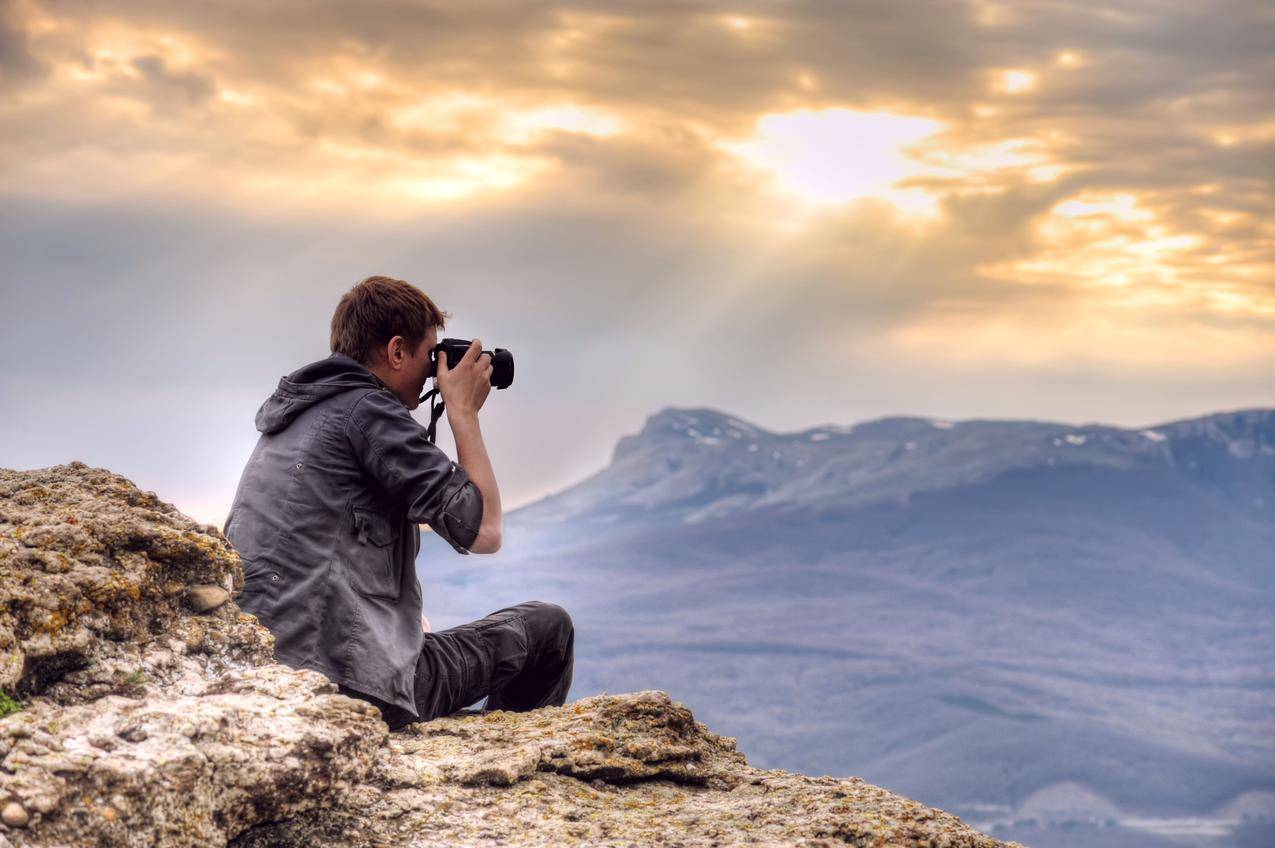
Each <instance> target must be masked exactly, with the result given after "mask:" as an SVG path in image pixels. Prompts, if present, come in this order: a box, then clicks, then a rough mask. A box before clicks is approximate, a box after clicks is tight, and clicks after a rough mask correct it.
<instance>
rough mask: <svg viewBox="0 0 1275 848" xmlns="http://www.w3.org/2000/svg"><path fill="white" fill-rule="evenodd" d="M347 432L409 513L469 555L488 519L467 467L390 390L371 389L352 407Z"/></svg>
mask: <svg viewBox="0 0 1275 848" xmlns="http://www.w3.org/2000/svg"><path fill="white" fill-rule="evenodd" d="M346 437H347V438H348V439H349V440H350V445H351V447H352V448H353V449H354V455H355V456H356V457H358V460H359V462H360V463H361V464H362V466H363V468H364V470H365V471H366V472H367V473H368V475H369V476H371V477H372V479H374V480H376V481H377V482H378V483H379V484H380V485H381V487H382V488H384V489H385V491H387V492H389V494H390V495H391V496H393V497H395V498H398V499H400V500H402V501H405V502H406V503H407V517H408V519H409V520H411V521H413V522H416V523H417V524H428V525H429V526H430V529H431V530H433V531H434V532H435V533H437V534H438V535H440V536H442V537H443V538H444V539H446V540H447V543H448V544H449V545H451V546H452V547H453V548H454V549H455V550H456V552H457V553H460V554H468V553H469V548H470V547H471V546H472V545H473V544H474V541H475V540H476V539H477V538H478V528H479V525H481V524H482V521H483V496H482V492H480V491H478V487H477V486H475V485H474V484H473V482H472V481H471V480H470V479H469V475H468V474H466V473H465V469H463V468H461V467H460V466H459V465H457V464H456V463H455V462H453V461H452V460H451V459H450V458H449V457H448V456H447V454H445V453H444V452H443V450H442V449H441V448H439V447H438V446H436V445H434V444H432V443H431V442H430V441H429V439H427V438H426V437H425V428H424V427H422V426H421V425H420V424H418V423H417V422H416V419H414V418H412V415H411V413H409V412H408V411H407V407H405V406H403V404H402V403H401V402H400V401H399V400H398V398H396V397H394V396H393V395H392V394H390V392H388V391H384V390H380V391H374V392H368V394H367V395H366V396H365V397H364V398H362V399H361V400H359V401H358V402H357V403H356V404H355V405H354V408H353V409H352V410H351V412H350V417H349V420H348V421H347V423H346Z"/></svg>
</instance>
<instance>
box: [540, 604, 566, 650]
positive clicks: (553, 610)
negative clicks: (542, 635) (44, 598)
mask: <svg viewBox="0 0 1275 848" xmlns="http://www.w3.org/2000/svg"><path fill="white" fill-rule="evenodd" d="M530 604H532V605H533V609H534V616H535V620H536V622H537V627H538V628H539V629H541V631H542V632H547V633H548V634H549V635H550V637H551V638H552V641H553V644H554V646H556V647H562V646H564V645H566V643H567V641H568V639H569V638H570V636H571V634H572V633H574V632H575V623H574V622H573V621H572V620H571V614H570V613H568V612H567V611H566V610H565V609H563V608H562V607H561V606H559V605H558V604H551V603H549V602H548V601H531V602H530Z"/></svg>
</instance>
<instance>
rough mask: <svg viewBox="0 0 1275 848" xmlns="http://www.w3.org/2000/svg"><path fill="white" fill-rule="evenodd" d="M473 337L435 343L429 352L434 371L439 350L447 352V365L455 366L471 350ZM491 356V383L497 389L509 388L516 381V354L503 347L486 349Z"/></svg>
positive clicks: (435, 370)
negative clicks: (470, 344)
mask: <svg viewBox="0 0 1275 848" xmlns="http://www.w3.org/2000/svg"><path fill="white" fill-rule="evenodd" d="M470 341H472V340H471V339H443V340H442V341H441V342H439V343H438V344H436V345H434V349H433V350H431V351H430V352H429V360H430V362H431V363H433V365H434V373H435V374H437V373H438V352H439V351H445V352H446V353H447V367H448V368H455V367H456V363H458V362H460V359H461V357H462V356H464V355H465V352H466V351H468V350H469V343H470ZM483 353H485V354H487V355H488V356H490V357H491V385H492V386H493V387H494V388H497V389H507V388H509V386H510V384H511V383H513V381H514V355H513V354H512V353H510V352H509V351H507V350H505V349H504V348H503V347H498V348H496V349H495V350H484V351H483Z"/></svg>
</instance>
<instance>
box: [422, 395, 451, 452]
mask: <svg viewBox="0 0 1275 848" xmlns="http://www.w3.org/2000/svg"><path fill="white" fill-rule="evenodd" d="M427 400H428V401H429V426H428V427H426V428H425V438H427V439H429V442H430V444H433V443H434V435H435V434H436V433H437V432H438V419H439V418H441V417H442V415H443V410H444V409H445V408H446V407H445V405H444V403H443V396H442V395H441V394H439V392H438V389H437V388H434V389H430V390H429V391H428V392H426V393H425V394H423V395H421V399H420V401H419V402H420V403H424V402H425V401H427ZM435 401H438V403H437V405H436V404H435V403H434V402H435Z"/></svg>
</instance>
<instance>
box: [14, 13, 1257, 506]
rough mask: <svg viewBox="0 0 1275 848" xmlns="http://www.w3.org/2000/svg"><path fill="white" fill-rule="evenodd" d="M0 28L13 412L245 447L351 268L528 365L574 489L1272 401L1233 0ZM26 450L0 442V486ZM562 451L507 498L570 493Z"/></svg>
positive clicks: (1245, 83)
mask: <svg viewBox="0 0 1275 848" xmlns="http://www.w3.org/2000/svg"><path fill="white" fill-rule="evenodd" d="M0 21H2V23H0V57H2V58H0V75H2V78H3V79H4V80H5V81H6V82H7V83H8V82H10V81H17V82H19V83H20V84H19V85H6V86H4V87H3V89H0V120H3V121H4V124H5V126H6V129H7V130H8V131H7V132H6V133H5V134H4V136H3V137H0V175H2V176H3V186H4V188H3V189H0V199H2V200H3V201H4V202H5V205H6V210H7V211H9V213H10V214H9V215H7V216H6V220H5V224H4V225H3V227H2V228H0V246H2V247H3V249H4V253H5V256H6V259H7V263H6V264H7V267H6V269H5V271H4V272H3V275H4V276H3V278H2V279H3V282H2V283H0V285H3V288H4V291H3V294H4V296H5V300H6V306H7V307H8V308H7V309H6V310H5V311H4V312H3V313H0V331H3V332H0V351H3V353H4V355H5V356H6V357H7V361H17V362H21V363H22V369H21V372H22V374H23V375H25V376H24V379H26V380H27V381H28V382H24V383H23V391H29V392H48V393H51V394H49V395H48V397H47V398H46V400H45V401H42V402H41V403H42V404H44V405H43V406H41V407H40V408H41V409H43V410H53V409H56V408H57V406H58V392H63V391H75V392H80V391H84V392H86V393H87V394H86V395H85V396H91V397H93V398H94V399H95V403H98V404H100V405H103V406H104V407H107V406H109V405H110V404H111V403H112V401H111V398H112V397H113V395H112V392H113V391H117V390H118V391H125V390H126V389H127V388H128V387H129V386H135V385H136V384H137V383H138V382H139V381H145V382H147V383H148V384H155V385H157V386H165V387H167V388H166V389H165V390H166V391H168V392H170V396H182V397H190V396H194V395H196V394H197V393H198V392H200V391H206V392H208V393H209V395H210V396H216V397H221V396H226V397H231V398H233V400H231V401H227V403H233V404H237V405H239V406H242V408H239V406H237V407H236V409H235V411H234V414H235V415H248V417H250V412H251V411H252V409H249V407H252V408H253V409H255V403H256V402H259V401H257V400H255V398H256V397H257V395H259V394H261V393H262V391H263V390H268V389H269V387H270V385H272V383H273V380H275V379H277V377H278V376H279V374H280V373H282V371H283V370H287V369H288V368H290V367H295V366H296V365H299V364H301V362H302V361H305V360H306V359H308V358H313V357H314V356H315V355H316V354H318V355H321V354H322V353H323V352H324V350H323V338H322V335H323V334H322V333H321V332H319V333H318V334H317V335H316V330H315V328H320V329H321V328H322V326H323V325H324V324H325V322H326V321H327V319H328V317H329V311H330V309H331V305H332V303H334V302H335V298H336V296H338V295H339V293H340V292H341V291H342V290H343V288H344V287H347V286H348V285H350V284H352V283H353V282H354V281H355V280H357V279H359V278H361V277H362V276H366V275H367V274H370V273H389V274H394V275H396V276H402V277H405V278H407V279H412V280H414V281H419V282H420V284H421V285H422V287H423V288H425V289H426V290H427V291H430V292H431V294H432V295H435V296H436V297H437V299H438V300H439V302H440V303H442V304H443V305H444V306H445V308H447V309H449V310H451V311H454V312H455V313H456V314H457V319H456V322H457V327H456V331H457V332H458V333H473V334H479V333H482V334H484V339H485V340H487V338H486V337H487V336H490V338H491V339H492V340H493V343H496V344H502V345H507V346H509V347H511V348H513V349H515V352H516V353H520V354H521V355H523V356H524V357H525V358H524V359H520V363H522V362H525V363H526V364H527V366H528V367H527V369H526V370H525V372H524V371H521V370H520V372H519V373H520V382H519V387H520V390H523V388H524V387H525V391H526V394H524V395H522V396H520V399H519V401H518V406H519V408H520V410H522V411H524V412H525V413H526V414H528V415H529V416H530V420H531V421H532V423H531V424H528V426H529V427H531V428H532V429H533V430H535V431H537V432H545V433H548V432H550V431H551V430H552V429H553V428H554V426H555V424H554V422H555V421H558V420H560V416H561V415H562V414H563V411H564V410H566V411H568V412H569V414H571V415H574V416H577V417H578V418H579V420H580V421H582V422H587V425H582V427H583V428H584V429H587V430H588V431H589V432H588V434H586V435H582V436H577V437H576V438H574V440H572V439H564V441H562V442H561V444H560V447H561V450H562V451H563V452H564V454H567V453H569V454H571V455H572V456H574V457H576V459H574V460H572V462H575V463H577V464H576V465H574V466H572V469H571V471H572V472H574V471H575V470H578V469H579V468H580V467H582V466H581V465H580V463H583V462H584V460H583V459H580V457H583V456H586V455H587V456H589V457H592V458H593V459H594V460H596V461H597V462H601V461H603V460H604V459H605V457H606V456H607V455H608V452H609V448H610V445H611V443H612V441H613V440H614V436H615V435H616V433H617V432H618V431H619V428H632V427H634V426H636V425H637V424H640V421H641V418H642V416H643V415H644V414H646V413H647V412H649V411H651V410H652V409H653V408H656V407H658V406H660V405H664V404H668V403H685V404H693V405H700V404H704V403H717V404H719V405H721V406H723V407H726V408H729V409H732V410H733V411H735V412H737V413H739V414H742V415H746V416H751V417H753V418H755V419H757V420H758V421H759V422H761V423H763V424H766V425H768V426H777V427H786V426H800V425H802V424H803V423H808V420H813V421H815V422H821V421H827V420H834V419H841V420H846V419H848V418H851V417H854V416H861V415H870V414H876V413H879V412H885V411H917V412H929V413H934V414H961V413H971V414H980V413H981V414H993V413H994V412H996V411H1001V412H1003V413H1005V414H1018V413H1024V414H1036V413H1038V414H1062V413H1064V412H1067V411H1070V410H1075V411H1076V412H1075V415H1076V416H1077V417H1085V416H1089V417H1102V416H1103V415H1104V414H1105V415H1106V416H1107V417H1108V418H1120V419H1121V420H1126V421H1131V422H1133V423H1140V422H1141V423H1147V422H1149V421H1152V420H1154V419H1157V418H1164V417H1172V415H1173V414H1174V411H1175V410H1177V411H1181V412H1187V411H1190V412H1196V411H1200V412H1202V411H1206V408H1207V407H1200V406H1196V405H1193V404H1196V403H1197V401H1195V400H1192V399H1199V400H1198V404H1204V403H1206V399H1207V403H1210V404H1213V403H1216V404H1225V403H1234V404H1236V405H1240V404H1246V403H1254V402H1256V401H1260V402H1275V397H1272V395H1271V393H1270V392H1271V388H1270V387H1271V386H1272V385H1275V380H1272V374H1271V373H1270V370H1269V365H1268V363H1269V362H1271V361H1272V349H1271V345H1270V342H1269V341H1268V340H1269V339H1271V338H1275V333H1272V330H1275V326H1272V325H1273V323H1275V313H1273V310H1275V214H1272V213H1273V212H1275V209H1272V206H1273V205H1275V202H1273V201H1272V198H1273V197H1275V191H1273V189H1275V186H1272V180H1273V178H1275V175H1273V174H1272V171H1271V169H1270V166H1269V162H1271V161H1275V121H1272V119H1271V118H1270V117H1269V114H1268V113H1269V108H1268V104H1269V102H1270V94H1271V92H1272V91H1275V65H1272V64H1271V62H1270V60H1269V58H1268V54H1269V49H1268V45H1269V44H1270V43H1271V42H1272V40H1273V38H1272V36H1275V32H1272V30H1273V29H1275V19H1272V16H1271V15H1270V14H1269V13H1268V12H1266V11H1264V9H1263V7H1262V6H1261V4H1256V3H1246V2H1237V3H1234V4H1229V5H1228V6H1227V8H1226V11H1225V13H1222V12H1219V11H1218V10H1216V9H1213V8H1205V7H1201V6H1196V5H1192V4H1188V3H1181V4H1177V5H1169V6H1166V5H1164V4H1161V3H1149V2H1147V3H1142V2H1139V3H1129V4H1123V5H1122V6H1121V7H1120V8H1119V9H1106V8H1102V7H1097V6H1093V5H1091V4H1079V3H1069V2H1064V3H1058V2H1048V3H1026V2H1025V3H1013V4H1002V3H991V2H977V3H970V4H946V3H945V4H926V6H925V13H924V14H917V8H916V6H915V5H909V4H895V3H882V4H871V5H865V4H833V3H823V2H804V3H802V2H796V3H786V4H782V5H776V4H773V3H763V2H740V3H736V4H732V5H731V7H730V8H729V10H727V9H725V8H722V7H706V6H704V5H703V4H699V3H690V2H686V3H681V2H669V3H660V4H652V3H649V2H645V0H642V2H638V0H632V2H614V3H608V4H606V5H605V6H594V7H587V6H581V5H578V4H563V3H552V2H525V3H514V4H511V3H507V2H501V3H488V2H473V3H464V4H434V5H424V6H423V5H421V4H419V3H415V2H411V3H408V2H374V3H361V4H358V6H357V7H354V6H351V5H349V4H346V3H340V2H321V3H310V2H306V3H301V2H277V3H217V4H183V3H178V4H174V3H162V2H158V0H127V1H126V2H117V3H112V4H110V6H109V8H107V7H103V6H100V5H97V4H90V3H79V2H58V3H52V2H22V3H19V4H15V5H12V6H10V7H7V11H6V14H5V15H4V16H3V17H0ZM52 328H56V332H57V334H59V338H61V337H65V338H66V339H67V340H68V341H67V343H66V344H60V345H57V346H51V345H50V344H49V342H48V336H49V333H50V332H51V329H52ZM502 340H509V341H502ZM33 351H42V352H41V353H38V354H33V353H32V352H33ZM157 363H158V364H157ZM6 379H13V378H6ZM524 380H525V381H524ZM33 386H34V387H33ZM1138 386H1141V387H1143V388H1142V389H1138V388H1137V387H1138ZM1147 386H1154V387H1158V388H1157V389H1156V391H1158V392H1159V393H1160V394H1155V393H1154V392H1152V390H1151V389H1147V388H1145V387H1147ZM156 390H157V391H159V389H156ZM120 396H121V397H122V396H123V395H120ZM1175 398H1176V400H1175ZM1174 404H1176V406H1174ZM512 405H513V402H512V401H508V400H507V402H506V407H507V408H508V407H510V406H512ZM1188 408H1189V409H1188ZM1082 409H1083V410H1084V411H1081V410H1082ZM174 414H175V413H174ZM226 415H227V416H228V418H229V417H233V416H231V414H230V413H229V412H226ZM205 417H207V416H205ZM112 420H115V421H116V423H115V424H113V425H112V426H113V427H116V428H117V429H116V430H113V431H112V432H116V433H119V434H123V433H126V432H127V421H128V417H127V415H120V416H118V417H117V419H112ZM218 420H220V419H218ZM15 426H17V425H15ZM184 426H188V427H192V428H193V427H194V426H195V425H194V424H193V423H191V422H187V423H186V424H185V425H184ZM200 426H202V425H200ZM505 426H507V427H508V428H509V429H508V432H507V434H506V435H507V438H508V439H509V441H508V443H507V445H506V449H507V450H509V451H510V453H509V455H510V456H514V455H516V450H515V447H514V446H515V443H516V441H517V436H518V434H517V433H516V432H515V427H514V424H513V423H512V419H510V422H508V423H507V424H506V425H505ZM38 429H39V428H38V427H33V426H30V422H27V423H24V424H21V430H20V431H19V432H16V433H14V434H12V435H13V437H14V439H15V440H16V439H18V438H19V437H20V438H21V439H22V440H25V441H22V442H21V444H23V445H26V447H23V448H21V450H23V451H27V452H26V453H23V455H24V456H34V455H36V454H37V453H38V451H37V450H36V446H35V443H34V442H33V441H31V440H32V439H34V438H35V435H33V434H35V431H36V430H38ZM201 432H202V431H201ZM121 438H122V436H121ZM502 438H504V437H502ZM546 438H549V437H548V436H546ZM160 441H162V440H158V441H157V442H156V443H159V442H160ZM10 444H11V445H12V446H13V447H11V450H12V451H17V450H19V448H18V447H17V445H18V444H19V442H18V441H11V443H10ZM108 446H109V445H107V444H106V443H105V442H104V448H103V449H104V450H105V449H106V447H108ZM28 449H29V450H28ZM573 451H574V452H576V453H572V452H573ZM39 455H41V456H43V455H45V454H39ZM557 461H558V460H556V459H554V458H553V457H552V455H551V453H546V456H545V457H541V458H531V459H522V460H519V462H520V463H523V464H522V465H520V466H519V468H520V469H521V470H520V471H516V472H515V471H511V472H510V473H513V474H522V475H523V476H522V477H521V478H520V481H521V482H520V483H519V485H520V486H522V487H523V488H522V489H521V491H525V492H530V491H532V490H533V489H536V490H538V489H539V488H543V487H544V486H545V485H548V484H546V483H545V482H544V481H545V480H546V479H549V480H556V481H558V482H563V483H565V482H566V477H565V476H564V475H565V474H566V473H567V471H565V470H563V469H561V468H559V469H557V470H555V468H554V467H553V463H554V462H557ZM537 462H539V463H540V464H539V465H537V464H536V463H537ZM210 468H211V467H210ZM205 473H207V474H209V475H212V476H215V475H216V474H217V473H220V472H219V471H216V470H215V469H212V470H206V472H205ZM209 479H212V477H210V478H209ZM201 497H202V496H201Z"/></svg>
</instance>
